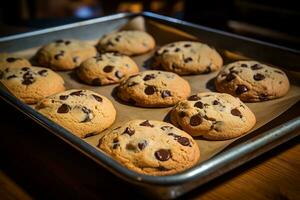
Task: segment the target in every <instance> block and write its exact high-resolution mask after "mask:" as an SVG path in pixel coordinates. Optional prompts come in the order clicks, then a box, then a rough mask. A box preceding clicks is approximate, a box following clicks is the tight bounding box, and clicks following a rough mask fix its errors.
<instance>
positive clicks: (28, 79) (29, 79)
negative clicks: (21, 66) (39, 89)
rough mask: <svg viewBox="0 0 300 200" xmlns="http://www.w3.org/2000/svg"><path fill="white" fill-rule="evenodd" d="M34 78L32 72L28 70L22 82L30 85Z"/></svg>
mask: <svg viewBox="0 0 300 200" xmlns="http://www.w3.org/2000/svg"><path fill="white" fill-rule="evenodd" d="M34 81H35V80H34V78H33V76H32V73H31V72H29V71H27V72H26V73H25V74H24V75H23V81H22V84H23V85H30V84H32V83H34Z"/></svg>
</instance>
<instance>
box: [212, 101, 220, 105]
mask: <svg viewBox="0 0 300 200" xmlns="http://www.w3.org/2000/svg"><path fill="white" fill-rule="evenodd" d="M212 103H213V105H218V104H219V103H220V102H219V101H217V100H214V101H213V102H212Z"/></svg>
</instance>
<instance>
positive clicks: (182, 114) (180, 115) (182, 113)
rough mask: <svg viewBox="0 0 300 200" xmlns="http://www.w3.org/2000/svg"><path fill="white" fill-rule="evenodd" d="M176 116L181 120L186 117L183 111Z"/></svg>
mask: <svg viewBox="0 0 300 200" xmlns="http://www.w3.org/2000/svg"><path fill="white" fill-rule="evenodd" d="M178 115H179V117H181V118H183V117H185V116H187V114H186V113H185V112H184V111H180V112H179V113H178Z"/></svg>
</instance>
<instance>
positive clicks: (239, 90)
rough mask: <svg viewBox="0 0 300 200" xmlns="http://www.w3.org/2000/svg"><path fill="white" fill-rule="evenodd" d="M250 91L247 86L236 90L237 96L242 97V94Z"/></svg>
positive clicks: (241, 86) (239, 86)
mask: <svg viewBox="0 0 300 200" xmlns="http://www.w3.org/2000/svg"><path fill="white" fill-rule="evenodd" d="M248 90H249V89H248V88H247V86H245V85H238V87H237V88H236V90H235V93H236V94H237V95H241V94H243V93H245V92H247V91H248Z"/></svg>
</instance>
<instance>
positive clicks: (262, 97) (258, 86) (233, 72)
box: [215, 61, 290, 102]
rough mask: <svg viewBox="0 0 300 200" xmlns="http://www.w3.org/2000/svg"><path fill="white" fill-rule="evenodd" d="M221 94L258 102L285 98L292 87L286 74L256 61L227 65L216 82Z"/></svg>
mask: <svg viewBox="0 0 300 200" xmlns="http://www.w3.org/2000/svg"><path fill="white" fill-rule="evenodd" d="M215 85H216V88H217V90H218V91H219V92H225V93H229V94H231V95H233V96H237V97H239V98H240V99H241V100H242V101H245V102H258V101H266V100H270V99H276V98H279V97H282V96H284V95H285V94H286V93H287V92H288V90H289V87H290V84H289V80H288V77H287V76H286V74H285V73H284V72H283V71H282V70H280V69H277V68H274V67H270V66H267V65H265V64H262V63H259V62H256V61H238V62H233V63H230V64H228V65H226V66H225V67H224V68H223V69H222V71H220V73H219V74H218V76H217V78H216V80H215Z"/></svg>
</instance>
